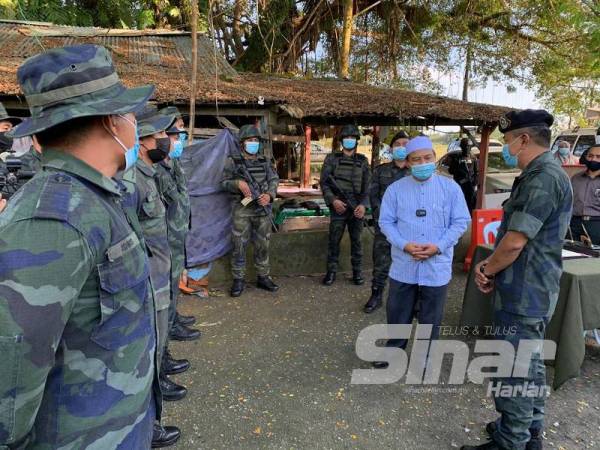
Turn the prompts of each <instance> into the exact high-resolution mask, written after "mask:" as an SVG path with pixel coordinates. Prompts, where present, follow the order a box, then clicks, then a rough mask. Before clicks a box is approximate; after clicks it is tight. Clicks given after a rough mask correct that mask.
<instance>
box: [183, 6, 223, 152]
mask: <svg viewBox="0 0 600 450" xmlns="http://www.w3.org/2000/svg"><path fill="white" fill-rule="evenodd" d="M190 1H191V3H192V19H191V20H192V23H191V25H192V83H191V90H192V92H191V94H190V124H189V127H190V130H189V133H188V145H192V142H194V126H195V122H196V83H197V72H198V0H190ZM208 7H209V8H211V5H210V2H209V4H208ZM213 39H214V36H213ZM215 95H216V94H215Z"/></svg>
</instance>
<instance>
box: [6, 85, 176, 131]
mask: <svg viewBox="0 0 600 450" xmlns="http://www.w3.org/2000/svg"><path fill="white" fill-rule="evenodd" d="M153 93H154V86H153V85H147V86H139V87H135V88H131V89H128V88H126V87H125V86H123V85H122V84H119V85H118V86H113V87H110V88H107V89H106V90H105V92H102V91H99V92H95V93H93V94H87V95H82V96H79V97H77V98H76V99H75V100H74V101H72V102H64V103H61V104H59V105H57V106H56V107H48V108H45V109H44V110H43V111H41V112H40V113H39V114H36V115H35V116H34V117H29V118H27V119H24V120H23V122H21V123H20V124H19V125H17V126H16V127H15V128H13V129H12V130H11V131H10V132H9V133H10V135H11V136H12V137H13V138H19V137H23V136H31V135H33V134H35V133H39V132H40V131H44V130H47V129H48V128H52V127H54V126H56V125H60V124H61V123H64V122H66V121H68V120H71V119H76V118H79V117H92V116H110V115H118V114H127V113H132V112H133V113H135V112H137V111H139V110H140V109H141V108H142V107H143V106H144V105H145V104H146V102H147V101H148V100H149V99H150V97H151V96H152V94H153ZM167 126H168V125H167Z"/></svg>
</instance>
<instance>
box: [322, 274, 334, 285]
mask: <svg viewBox="0 0 600 450" xmlns="http://www.w3.org/2000/svg"><path fill="white" fill-rule="evenodd" d="M334 282H335V272H331V271H329V272H327V273H326V274H325V278H323V284H324V285H325V286H331V285H332V284H333V283H334Z"/></svg>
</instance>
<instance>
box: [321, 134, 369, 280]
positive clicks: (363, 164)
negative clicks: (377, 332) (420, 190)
mask: <svg viewBox="0 0 600 450" xmlns="http://www.w3.org/2000/svg"><path fill="white" fill-rule="evenodd" d="M340 139H341V140H342V151H341V152H335V153H332V154H329V155H327V157H326V158H325V162H324V163H323V169H322V170H321V191H322V192H323V197H324V198H325V202H326V203H327V206H328V207H329V210H330V211H331V222H330V224H329V248H328V252H327V274H326V275H325V278H324V279H323V284H324V285H326V286H331V285H332V284H333V283H334V282H335V276H336V272H337V269H338V260H339V256H340V242H341V240H342V236H343V235H344V229H345V228H346V226H347V227H348V233H349V234H350V243H351V261H352V280H353V281H354V284H356V285H361V284H363V283H364V282H365V281H364V279H363V276H362V241H361V235H362V229H363V228H364V221H363V219H364V217H365V211H366V204H367V200H368V197H369V192H368V186H369V161H368V160H367V158H366V156H364V155H361V154H359V153H357V151H356V149H357V148H358V141H359V139H360V131H359V130H358V128H357V127H356V126H354V125H345V126H344V127H343V128H342V131H341V133H340ZM336 185H337V186H336ZM351 205H352V206H351Z"/></svg>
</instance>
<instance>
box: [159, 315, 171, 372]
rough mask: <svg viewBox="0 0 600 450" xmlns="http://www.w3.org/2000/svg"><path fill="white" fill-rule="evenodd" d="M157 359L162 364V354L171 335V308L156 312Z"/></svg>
mask: <svg viewBox="0 0 600 450" xmlns="http://www.w3.org/2000/svg"><path fill="white" fill-rule="evenodd" d="M156 334H157V339H156V361H157V364H158V367H160V365H161V361H162V356H163V354H164V352H165V348H166V346H167V338H168V336H169V310H168V309H163V310H161V311H157V312H156Z"/></svg>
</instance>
